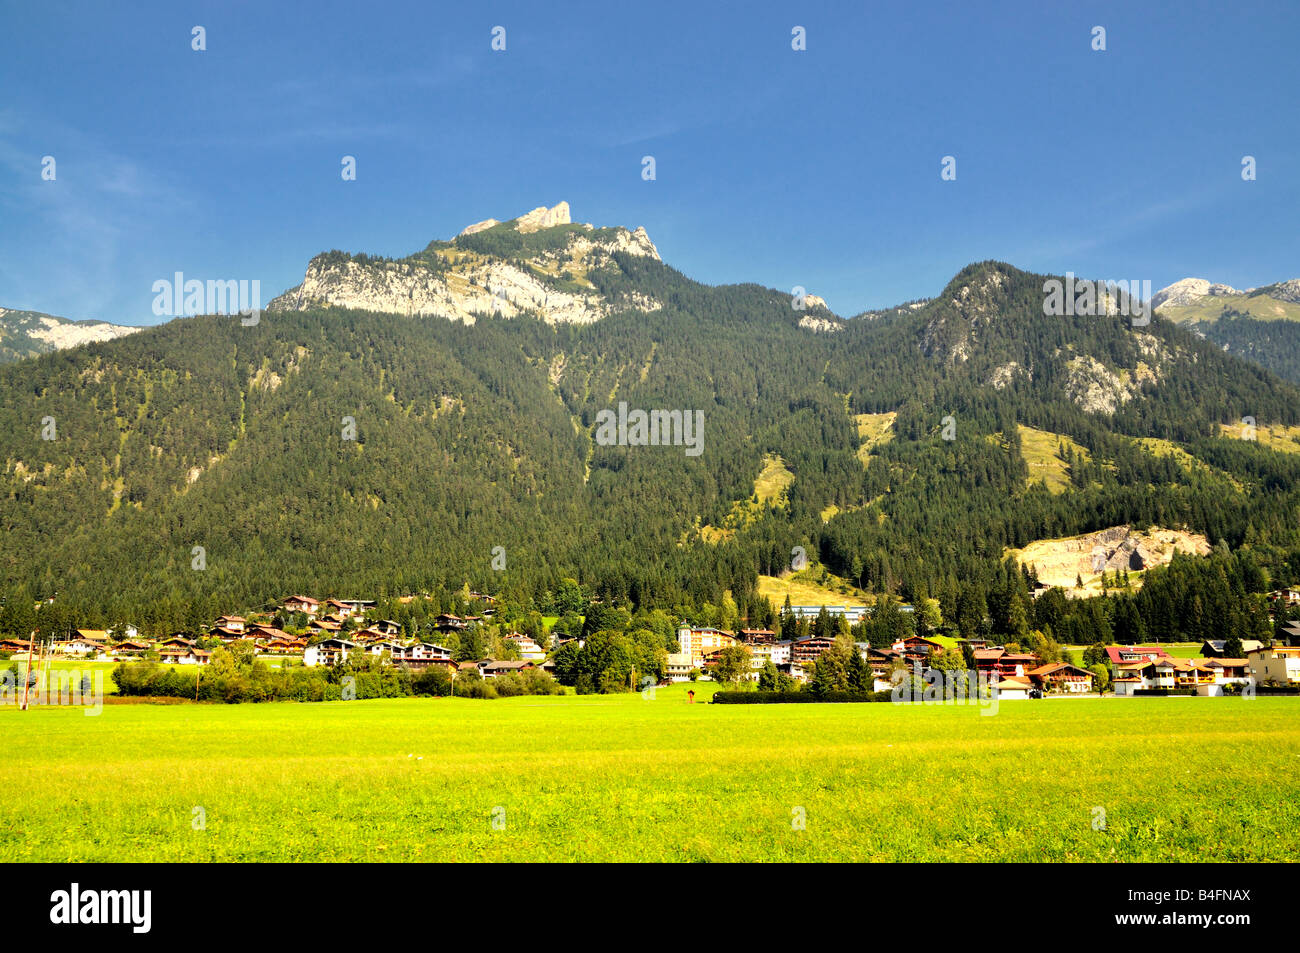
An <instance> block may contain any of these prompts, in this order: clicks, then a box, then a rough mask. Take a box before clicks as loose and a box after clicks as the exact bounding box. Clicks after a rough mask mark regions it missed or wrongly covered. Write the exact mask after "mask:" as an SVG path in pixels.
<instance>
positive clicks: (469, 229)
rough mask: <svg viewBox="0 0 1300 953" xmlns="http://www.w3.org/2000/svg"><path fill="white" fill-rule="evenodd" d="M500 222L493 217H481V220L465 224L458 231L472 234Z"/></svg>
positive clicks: (463, 233)
mask: <svg viewBox="0 0 1300 953" xmlns="http://www.w3.org/2000/svg"><path fill="white" fill-rule="evenodd" d="M500 224H501V223H500V222H498V221H497V220H496V219H495V218H485V219H483V221H481V222H475V223H474V224H473V225H466V226H465V227H464V228H462V229H461V230H460V233H461V234H462V235H473V234H474V233H475V232H481V231H484V230H485V229H488V228H491V227H492V226H493V225H500Z"/></svg>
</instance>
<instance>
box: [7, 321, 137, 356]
mask: <svg viewBox="0 0 1300 953" xmlns="http://www.w3.org/2000/svg"><path fill="white" fill-rule="evenodd" d="M142 330H144V329H143V328H138V327H131V326H129V325H122V324H109V323H107V322H105V321H70V320H68V319H67V318H60V317H56V316H54V315H50V314H42V313H41V312H39V311H16V310H12V309H10V308H0V363H4V362H6V361H13V360H19V359H21V358H24V357H32V356H34V355H36V354H47V353H49V352H50V351H61V350H63V349H64V348H69V347H77V346H78V345H81V344H89V343H91V342H94V341H111V340H113V339H114V338H120V337H125V336H126V335H128V334H135V333H136V332H137V331H142Z"/></svg>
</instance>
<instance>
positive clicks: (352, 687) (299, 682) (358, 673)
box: [112, 650, 563, 704]
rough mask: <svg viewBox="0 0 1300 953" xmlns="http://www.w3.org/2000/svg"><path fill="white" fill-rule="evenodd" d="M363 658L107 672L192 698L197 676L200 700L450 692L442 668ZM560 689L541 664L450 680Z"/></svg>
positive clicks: (137, 688) (488, 690) (522, 691)
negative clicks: (358, 664)
mask: <svg viewBox="0 0 1300 953" xmlns="http://www.w3.org/2000/svg"><path fill="white" fill-rule="evenodd" d="M218 651H221V650H218ZM214 658H215V656H214ZM364 664H365V666H366V667H364V668H352V667H351V666H350V665H349V664H347V663H344V664H343V665H339V666H335V667H333V668H326V667H315V668H304V667H301V666H293V667H288V668H280V669H273V668H270V667H269V666H267V665H266V664H265V663H264V662H260V661H256V662H253V663H252V664H248V665H239V666H234V667H232V666H230V665H228V664H223V665H215V664H214V665H210V666H206V667H204V668H203V669H194V668H188V667H187V668H181V667H178V666H175V665H160V664H158V663H156V662H123V663H119V664H118V665H117V666H115V667H114V668H113V675H112V678H113V683H114V684H115V685H117V691H118V694H119V695H122V696H133V697H149V698H166V697H175V698H194V697H195V679H196V678H197V679H198V686H197V689H198V699H199V701H211V702H225V703H229V704H236V703H240V702H267V701H297V702H319V701H339V700H341V699H343V698H344V697H347V698H348V699H363V698H404V697H409V696H412V695H423V696H444V695H451V694H452V681H451V676H450V675H449V674H448V673H447V671H446V670H445V669H443V668H440V667H430V668H427V669H425V670H423V671H421V672H412V671H411V670H410V669H408V668H406V667H393V666H382V667H380V666H378V665H377V664H375V663H371V662H369V661H367V662H366V663H364ZM562 691H563V689H562V688H561V687H560V686H559V684H557V683H556V681H555V679H553V678H551V676H550V675H549V674H548V673H547V672H543V671H541V670H540V669H527V670H525V671H524V673H523V674H522V675H520V674H516V673H513V672H509V673H506V674H503V675H499V676H497V677H496V678H494V679H492V680H491V681H484V680H483V679H482V678H479V677H477V673H476V674H475V675H474V676H458V677H457V678H456V684H455V694H456V696H457V697H459V698H499V697H510V696H512V695H555V694H559V693H560V692H562Z"/></svg>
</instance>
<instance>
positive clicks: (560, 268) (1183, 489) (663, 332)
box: [0, 203, 1300, 631]
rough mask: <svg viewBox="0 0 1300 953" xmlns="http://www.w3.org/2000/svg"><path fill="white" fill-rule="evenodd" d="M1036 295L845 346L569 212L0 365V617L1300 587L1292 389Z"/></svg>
mask: <svg viewBox="0 0 1300 953" xmlns="http://www.w3.org/2000/svg"><path fill="white" fill-rule="evenodd" d="M1048 277H1049V276H1044V275H1036V274H1031V273H1028V272H1024V271H1021V270H1019V269H1017V268H1015V267H1013V266H1011V265H1009V264H1006V263H1002V262H995V261H986V262H980V263H976V264H972V265H970V266H968V267H966V268H964V269H962V271H960V272H959V273H958V274H957V275H956V276H954V277H953V279H952V280H951V281H950V282H949V283H948V284H947V286H946V287H945V288H943V289H942V290H940V291H939V292H938V293H937V294H936V295H935V297H933V298H932V299H928V300H925V301H920V302H912V303H909V304H908V305H904V306H900V307H898V308H894V309H890V310H887V311H882V312H873V313H872V314H871V315H869V316H862V319H849V320H845V319H842V318H840V317H838V316H836V315H835V314H833V313H832V312H831V311H829V310H828V309H827V308H826V306H825V303H824V302H823V301H821V300H820V299H819V298H816V296H805V297H804V298H802V299H792V297H791V295H790V294H787V293H783V292H780V291H776V290H774V289H771V288H766V287H762V286H760V285H756V284H741V285H726V286H716V287H714V286H708V285H704V284H701V283H699V282H696V281H693V280H691V279H689V278H687V277H686V276H684V275H683V274H681V273H680V272H678V271H676V270H675V269H673V268H672V267H670V266H669V265H667V264H665V263H664V262H663V261H662V260H661V258H660V255H659V253H658V251H657V249H656V248H655V246H654V244H653V243H652V242H651V241H650V239H649V236H648V235H646V233H645V231H644V230H643V229H627V228H596V227H594V226H591V225H582V224H575V223H573V222H571V221H570V215H569V209H568V206H567V205H566V204H564V203H560V205H557V206H555V207H553V208H546V207H542V208H539V209H537V210H534V211H533V212H530V213H528V214H527V215H524V216H520V217H519V218H516V219H511V220H509V221H506V222H496V221H495V220H492V219H489V220H486V221H484V222H480V223H477V224H475V225H473V226H470V227H468V228H465V229H464V230H462V231H461V232H460V233H459V234H457V235H456V236H455V237H453V238H451V239H449V240H434V241H431V242H430V243H429V244H428V246H426V247H425V249H423V250H422V251H420V252H417V253H415V254H413V255H410V256H408V257H406V258H402V259H387V258H377V257H373V256H367V255H361V254H348V253H344V252H339V251H332V252H327V253H325V254H322V255H319V256H317V257H316V258H314V259H313V260H312V261H311V262H310V263H309V265H308V266H307V268H306V272H305V275H304V280H303V282H302V283H301V284H300V285H298V286H296V287H294V288H291V289H289V290H288V291H286V292H285V293H284V294H282V295H280V296H279V297H277V298H276V299H274V300H273V301H272V302H270V304H269V305H268V307H267V309H266V312H265V313H264V314H263V315H262V317H261V320H260V322H258V323H256V324H254V325H251V326H250V325H247V324H245V323H243V322H242V321H241V320H240V317H239V316H238V315H205V316H199V317H192V318H181V319H177V320H173V321H171V322H169V323H167V324H164V325H161V326H158V327H152V328H145V329H141V330H139V332H138V333H128V334H127V336H124V337H120V338H117V339H114V340H106V341H97V342H93V343H89V344H85V345H83V346H79V347H76V348H73V349H70V350H64V351H58V352H55V353H49V354H43V355H40V356H37V357H34V358H31V359H27V360H22V361H18V362H15V363H11V364H9V365H7V366H4V367H0V395H2V397H0V458H2V459H3V460H4V469H3V474H0V480H2V481H3V486H2V487H0V522H2V523H3V526H4V530H5V532H4V535H3V542H2V543H0V586H3V588H4V591H5V593H6V598H7V599H10V600H20V599H28V598H37V599H48V598H50V597H53V596H57V598H58V600H59V602H60V604H61V605H66V606H72V607H76V608H77V609H78V610H79V611H80V612H82V613H83V616H84V617H86V618H88V619H98V620H101V621H104V622H106V623H107V622H111V621H112V620H114V619H118V620H120V619H125V618H130V619H131V620H132V621H134V622H136V623H137V624H139V625H140V626H142V627H143V628H144V629H146V630H149V631H162V630H164V629H167V628H170V627H179V626H198V625H203V624H206V621H207V620H210V619H211V618H212V617H215V615H218V614H220V613H223V612H228V611H232V610H234V609H238V608H245V609H248V608H255V607H258V606H262V605H267V604H270V603H271V602H273V601H274V600H278V599H280V598H282V597H283V596H284V595H285V594H287V593H291V592H296V591H305V592H311V593H313V594H316V595H317V596H324V595H331V594H334V595H341V596H348V595H352V594H355V593H358V592H363V593H366V594H368V595H371V596H373V595H383V594H398V593H407V592H412V591H417V590H431V589H443V590H454V589H457V588H459V587H460V586H461V585H462V584H463V583H465V582H469V584H470V585H471V586H473V587H475V588H476V589H479V590H486V591H493V592H500V593H505V594H507V595H510V596H512V597H513V598H515V599H517V600H519V601H521V602H523V603H527V602H528V601H529V600H533V601H535V603H536V604H539V605H540V604H544V603H545V602H546V601H547V594H548V593H550V592H553V591H555V589H556V588H557V587H558V586H560V585H561V583H562V581H563V580H564V579H565V578H574V579H578V580H580V581H582V582H583V583H585V584H587V585H590V586H591V587H592V588H593V590H594V591H595V592H596V593H597V594H599V595H600V596H602V597H603V598H605V599H607V600H630V601H632V602H635V603H637V604H639V605H656V606H662V607H665V608H670V607H671V608H677V609H679V610H682V611H685V608H686V607H689V606H692V605H700V604H703V603H705V602H709V603H713V604H717V603H718V602H720V600H721V599H722V597H723V594H724V592H726V591H730V592H732V593H733V594H734V595H735V597H736V598H737V599H739V600H743V599H746V598H749V597H751V596H752V595H753V593H754V592H755V591H756V587H757V584H758V579H759V577H760V576H774V575H779V574H781V573H783V572H786V571H788V570H789V568H790V564H791V559H792V553H797V552H799V551H800V550H802V551H804V552H806V553H807V554H808V555H809V557H810V558H811V559H812V560H813V561H814V563H815V564H816V565H819V566H824V567H825V568H827V569H829V570H830V571H832V572H834V573H836V574H838V575H839V576H840V577H842V578H843V579H845V580H847V581H848V582H850V583H851V584H852V585H854V586H858V587H861V589H863V590H866V591H882V592H892V593H896V594H898V595H900V596H902V597H903V598H906V599H910V600H914V601H915V600H917V599H920V598H924V597H925V596H926V594H928V593H939V592H951V591H953V590H954V589H955V588H957V587H958V586H959V585H961V584H963V581H964V580H969V579H976V578H981V577H986V576H987V575H988V574H990V573H996V572H997V571H998V567H999V563H1000V561H1001V560H1002V558H1003V556H1004V554H1005V553H1006V552H1007V551H1008V550H1009V549H1011V548H1015V549H1020V548H1023V547H1025V546H1027V545H1028V544H1029V543H1031V542H1033V541H1034V540H1040V539H1045V538H1052V537H1063V536H1070V535H1074V534H1082V533H1091V532H1095V531H1098V530H1102V529H1106V528H1108V527H1115V526H1136V527H1146V526H1151V525H1157V526H1164V527H1171V528H1173V529H1177V530H1180V531H1181V530H1186V531H1189V532H1192V533H1196V534H1200V535H1204V536H1205V537H1206V538H1207V539H1208V540H1209V541H1210V543H1211V544H1214V545H1216V546H1227V547H1229V548H1231V549H1234V550H1241V549H1249V550H1250V551H1251V552H1252V553H1253V554H1254V556H1253V558H1255V559H1257V560H1258V561H1259V562H1260V564H1261V565H1263V566H1264V567H1265V568H1266V570H1267V571H1268V572H1269V573H1271V574H1272V576H1273V578H1275V579H1277V580H1280V581H1286V580H1288V579H1293V578H1297V577H1300V530H1297V522H1296V519H1295V514H1296V512H1297V511H1300V453H1296V452H1293V449H1294V451H1300V442H1295V438H1296V436H1297V435H1300V390H1298V389H1297V388H1296V386H1294V385H1293V384H1291V383H1288V382H1286V381H1284V380H1282V379H1280V378H1279V377H1278V376H1276V375H1275V374H1274V373H1271V372H1269V371H1268V370H1265V369H1264V368H1262V367H1260V366H1257V365H1256V364H1252V363H1249V362H1247V361H1244V360H1242V359H1240V358H1239V357H1238V356H1237V355H1236V353H1235V349H1234V348H1232V347H1229V348H1228V349H1227V350H1226V351H1225V350H1224V347H1223V345H1222V344H1221V343H1219V342H1216V341H1213V340H1212V339H1211V338H1210V335H1209V333H1208V332H1202V333H1204V337H1202V336H1201V335H1200V334H1199V333H1197V332H1198V331H1201V330H1202V329H1201V328H1200V327H1199V322H1190V323H1188V325H1187V326H1184V325H1183V324H1180V323H1179V322H1178V321H1177V320H1165V319H1164V316H1165V315H1166V313H1167V311H1168V310H1170V309H1174V308H1178V307H1189V306H1193V305H1194V301H1193V300H1191V299H1189V298H1188V294H1190V291H1188V289H1183V291H1184V292H1187V294H1183V293H1181V292H1180V293H1179V294H1177V295H1176V294H1174V293H1173V292H1171V294H1170V295H1169V296H1168V297H1167V298H1165V299H1163V300H1162V301H1161V307H1159V309H1158V311H1157V315H1158V316H1157V318H1156V319H1155V320H1153V321H1152V322H1151V323H1150V324H1149V326H1141V327H1137V326H1134V325H1133V324H1131V323H1130V321H1129V320H1128V319H1127V318H1120V317H1114V316H1099V317H1089V316H1086V315H1070V316H1064V317H1048V316H1045V315H1044V308H1043V300H1044V299H1043V294H1044V282H1045V281H1046V280H1047V278H1048ZM1166 290H1167V291H1168V290H1169V289H1166ZM1163 293H1164V292H1162V294H1163ZM1210 294H1211V293H1210V292H1209V290H1208V288H1207V290H1206V293H1205V294H1204V295H1201V296H1200V298H1204V297H1206V296H1207V295H1210ZM1271 294H1272V293H1270V295H1265V296H1264V297H1270V300H1281V299H1276V298H1272V297H1271ZM1220 297H1221V296H1220ZM1200 298H1197V299H1195V300H1200ZM1229 320H1236V319H1229ZM1252 320H1253V319H1252ZM1214 323H1222V319H1220V321H1218V322H1214ZM620 407H623V408H624V410H626V409H627V408H631V409H632V410H644V411H647V412H649V411H654V410H658V411H663V412H667V413H670V414H671V413H672V412H679V413H681V414H686V413H693V412H699V414H700V419H701V420H702V421H703V430H702V436H703V443H702V447H703V451H702V453H701V454H700V455H699V456H692V455H689V454H687V453H684V452H683V451H682V448H681V447H680V446H671V445H659V446H654V445H637V444H636V441H635V440H634V439H633V440H626V441H621V445H620V444H619V443H615V444H614V445H609V444H608V442H602V441H601V440H598V439H597V419H598V417H599V416H600V415H601V414H602V412H617V411H619V409H620ZM1244 421H1248V422H1249V424H1247V423H1245V422H1244ZM1243 437H1244V438H1245V439H1243ZM772 474H779V475H780V477H781V478H780V480H778V481H776V484H775V486H776V489H773V485H774V484H773V483H772V482H771V481H769V480H768V479H767V477H768V476H770V475H772Z"/></svg>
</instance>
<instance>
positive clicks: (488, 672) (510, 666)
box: [479, 659, 535, 678]
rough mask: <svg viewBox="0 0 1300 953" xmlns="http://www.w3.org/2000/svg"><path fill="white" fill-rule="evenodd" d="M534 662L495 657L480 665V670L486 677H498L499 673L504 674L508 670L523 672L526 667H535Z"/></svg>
mask: <svg viewBox="0 0 1300 953" xmlns="http://www.w3.org/2000/svg"><path fill="white" fill-rule="evenodd" d="M534 667H535V666H534V665H533V663H532V662H525V661H522V660H521V661H518V662H506V661H498V660H496V659H493V660H492V661H490V662H487V663H486V664H484V665H481V666H479V672H480V674H482V676H483V677H484V678H496V677H497V676H498V675H504V674H505V673H506V672H522V671H524V670H525V669H529V668H534Z"/></svg>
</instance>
